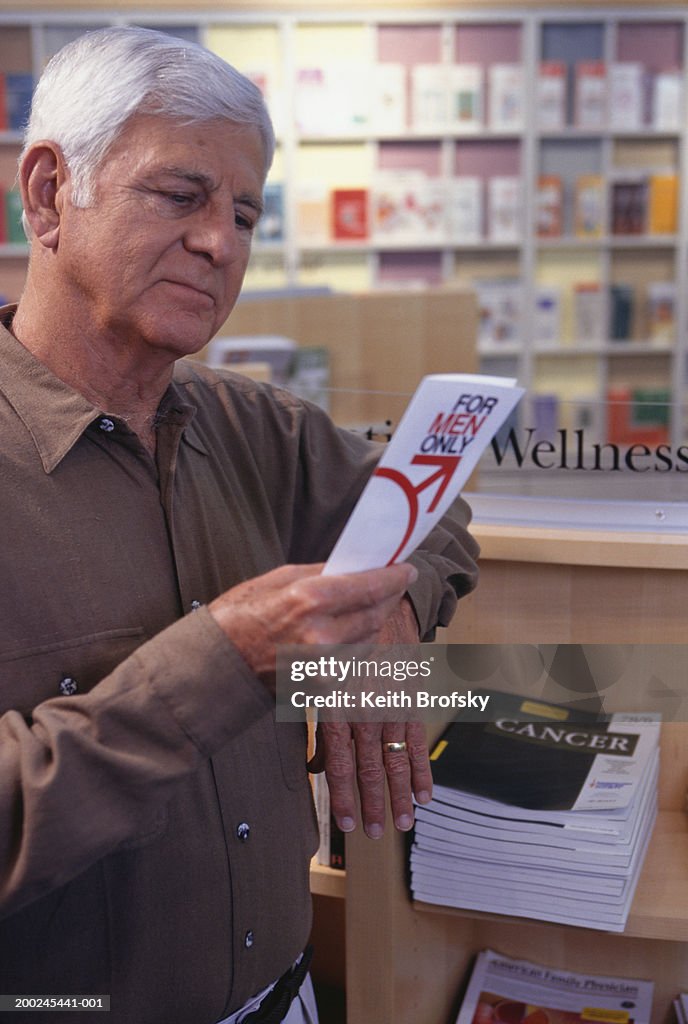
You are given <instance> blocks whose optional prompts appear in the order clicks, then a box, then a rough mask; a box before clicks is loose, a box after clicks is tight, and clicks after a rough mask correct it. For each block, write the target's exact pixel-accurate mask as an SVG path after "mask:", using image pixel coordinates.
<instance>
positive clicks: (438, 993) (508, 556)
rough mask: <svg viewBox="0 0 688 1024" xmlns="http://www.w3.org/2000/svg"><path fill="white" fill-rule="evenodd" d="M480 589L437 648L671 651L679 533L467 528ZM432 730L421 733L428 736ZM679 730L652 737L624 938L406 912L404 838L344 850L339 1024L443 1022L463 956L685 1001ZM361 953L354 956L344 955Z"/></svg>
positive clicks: (687, 935)
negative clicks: (344, 947) (626, 985)
mask: <svg viewBox="0 0 688 1024" xmlns="http://www.w3.org/2000/svg"><path fill="white" fill-rule="evenodd" d="M473 533H474V535H475V536H476V538H477V539H478V541H479V543H480V544H481V548H482V555H481V582H480V586H479V587H478V588H477V590H476V591H475V592H474V593H473V594H471V595H469V596H468V597H467V598H464V599H463V600H462V602H461V604H460V606H459V611H458V613H457V616H456V618H455V620H454V622H453V623H452V626H451V627H450V628H449V630H442V631H440V633H441V635H439V636H438V638H437V639H438V642H440V643H445V642H446V643H461V642H466V643H537V644H542V643H629V644H634V643H658V644H661V643H684V642H685V605H686V595H687V594H688V545H687V544H686V536H685V534H684V535H680V534H678V533H676V534H670V533H667V534H662V533H661V532H659V531H657V532H655V533H650V532H648V533H640V532H633V531H621V530H620V531H618V533H617V531H614V530H613V529H610V530H602V529H562V528H556V527H555V526H550V527H549V528H540V527H537V528H535V527H532V528H528V527H512V526H509V525H508V523H504V524H502V525H494V524H489V525H485V524H481V523H480V522H477V523H475V524H474V527H473ZM441 729H442V726H441V725H437V726H436V727H433V732H434V733H435V734H437V733H439V732H440V731H441ZM687 783H688V723H685V722H669V723H665V724H664V725H663V727H662V743H661V768H660V783H659V805H660V811H659V816H658V820H657V823H656V825H655V828H654V831H653V836H652V839H651V843H650V848H649V851H648V854H647V857H646V860H645V863H644V867H643V871H642V874H641V877H640V880H639V883H638V888H637V890H636V895H635V899H634V902H633V905H632V909H631V913H630V916H629V920H628V923H627V926H626V929H625V931H624V932H623V933H612V932H604V931H598V930H596V929H586V928H579V927H575V926H571V925H565V924H554V923H548V922H542V921H537V920H530V919H527V918H515V917H504V916H500V915H497V914H484V913H476V912H474V911H469V910H455V909H451V908H445V907H436V906H433V905H430V904H427V903H421V902H415V903H414V902H412V901H411V899H410V897H409V889H408V877H407V863H408V849H407V841H406V840H405V839H404V837H400V836H398V835H393V834H391V833H390V834H388V835H385V836H384V837H383V839H382V840H381V842H380V844H372V843H370V842H367V841H366V840H365V839H364V838H363V837H361V836H360V835H357V834H356V833H354V834H353V835H351V836H350V837H348V841H347V883H346V884H347V897H346V914H347V936H349V939H348V950H349V955H348V958H347V1012H348V1017H347V1020H348V1024H367V1022H369V1021H371V1020H394V1021H395V1022H396V1024H417V1022H418V1021H421V1020H422V1021H424V1022H425V1021H428V1022H438V1024H453V1022H454V1020H455V1019H456V1014H457V1012H458V1008H459V1006H460V1003H461V998H462V995H463V991H464V988H465V984H466V981H467V978H468V975H469V973H470V969H471V966H472V961H473V957H474V955H475V953H476V952H478V951H480V950H482V949H487V948H491V949H494V950H497V951H498V952H500V953H502V954H504V955H505V956H510V957H516V958H520V959H526V960H531V961H535V962H536V963H544V964H546V965H547V966H550V967H554V968H566V969H568V970H572V971H578V972H583V973H592V974H604V975H609V976H619V977H635V978H645V979H650V980H653V981H654V983H655V996H654V1001H653V1018H652V1020H653V1024H668V1022H669V1021H670V1020H671V1019H672V1013H673V1011H672V1005H671V1004H672V1000H673V999H674V998H675V996H676V995H677V994H678V992H680V991H682V990H683V991H685V990H688V945H687V944H686V943H687V941H688V824H687V821H688V819H687V818H686V814H685V811H684V798H685V790H686V784H687ZM356 948H359V949H360V948H365V949H366V955H365V957H361V956H358V957H357V956H356V955H355V949H356Z"/></svg>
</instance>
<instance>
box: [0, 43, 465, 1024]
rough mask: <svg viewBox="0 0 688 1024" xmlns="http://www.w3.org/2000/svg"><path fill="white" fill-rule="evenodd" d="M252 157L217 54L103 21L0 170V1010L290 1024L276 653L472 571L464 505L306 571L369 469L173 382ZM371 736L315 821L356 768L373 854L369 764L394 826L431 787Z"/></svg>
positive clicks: (293, 949)
mask: <svg viewBox="0 0 688 1024" xmlns="http://www.w3.org/2000/svg"><path fill="white" fill-rule="evenodd" d="M273 146H274V140H273V135H272V129H271V127H270V122H269V119H268V117H267V114H266V112H265V108H264V106H263V103H262V99H261V98H260V95H259V93H258V92H257V90H255V89H254V87H253V86H252V85H251V84H250V83H249V82H247V81H246V80H245V79H244V78H243V77H242V76H241V75H239V74H238V73H237V72H236V71H234V70H233V69H232V68H230V67H229V66H227V65H226V64H224V62H223V61H221V60H219V59H218V58H216V57H215V56H213V55H212V54H209V53H208V52H207V51H205V50H203V49H201V48H200V47H193V46H188V45H186V44H182V43H180V42H179V41H178V40H174V39H171V38H169V37H167V36H164V35H161V34H158V33H154V32H149V31H147V30H142V29H112V30H103V31H99V32H95V33H92V34H90V35H87V36H84V37H82V38H81V39H79V40H77V41H76V42H75V43H72V44H70V45H69V46H68V47H66V48H65V49H64V50H63V51H62V52H61V53H60V54H58V55H57V57H56V58H54V59H53V61H52V62H51V63H50V65H49V66H48V68H47V69H46V71H45V73H44V75H43V77H42V79H41V81H40V82H39V84H38V87H37V90H36V95H35V97H34V104H33V108H32V114H31V120H30V124H29V126H28V129H27V134H26V144H25V147H24V151H23V153H22V156H21V160H20V184H21V190H22V199H23V204H24V217H25V226H26V228H27V232H28V234H29V236H30V241H31V255H30V262H29V272H28V278H27V282H26V288H25V290H24V293H23V295H22V297H21V300H20V302H19V303H18V306H17V307H16V308H14V307H7V308H5V309H3V310H0V318H1V322H2V326H1V327H0V346H1V349H2V356H1V358H0V423H1V429H2V437H3V444H2V456H1V458H2V490H1V497H0V502H1V511H2V523H3V538H4V543H3V550H2V564H3V573H2V578H3V587H2V591H1V596H0V608H1V609H2V647H1V654H0V701H1V702H2V706H1V707H0V712H1V717H0V818H1V822H2V824H1V826H0V992H2V993H23V994H38V995H46V994H50V995H61V996H77V995H88V994H99V995H103V994H106V995H109V996H110V997H111V1011H110V1017H109V1019H110V1020H111V1021H113V1024H115V1022H116V1024H216V1022H217V1021H220V1020H228V1021H232V1022H234V1021H239V1020H243V1019H245V1018H246V1019H247V1020H254V1021H273V1020H282V1019H285V1020H289V1021H292V1020H294V1021H301V1020H304V1021H307V1020H309V1019H313V1020H314V1019H315V1015H314V1014H315V1011H314V1010H313V1011H310V1013H311V1016H310V1018H309V1015H308V1014H309V1011H308V1010H307V1009H306V1008H305V1004H306V1003H307V1001H308V1000H307V996H306V995H305V994H304V995H299V996H298V997H297V998H296V999H294V1001H293V1002H292V998H293V996H294V991H295V990H296V989H297V988H298V985H299V983H300V981H301V977H302V975H303V974H304V973H305V965H304V963H303V961H301V962H300V963H299V965H298V966H297V967H296V968H294V967H293V965H294V964H295V963H296V961H297V960H298V958H299V955H300V953H301V952H302V950H303V948H304V944H305V943H306V941H307V938H308V933H309V928H310V902H309V891H308V888H309V887H308V875H309V860H310V857H311V855H312V853H313V850H314V848H315V845H316V834H315V833H316V830H315V823H314V814H313V808H312V802H311V795H310V788H309V785H308V779H307V771H306V748H305V736H304V729H303V728H302V727H301V726H292V725H285V724H277V723H276V722H275V718H274V700H273V697H274V664H275V649H276V646H277V645H279V644H280V643H300V642H316V643H317V642H328V643H338V642H345V643H347V642H348V643H355V642H359V641H360V642H368V641H370V640H373V639H375V638H379V637H381V636H384V637H387V636H391V635H396V636H398V637H401V638H406V639H410V638H411V637H412V636H413V637H414V638H417V636H418V630H419V628H420V633H421V635H423V636H430V635H431V634H432V631H433V629H434V627H435V626H436V625H437V624H438V623H445V622H447V621H448V619H449V617H450V616H451V613H452V611H453V608H454V605H455V602H456V595H457V594H461V593H462V592H465V591H466V590H468V589H469V588H470V586H471V585H472V582H473V578H474V572H475V565H474V561H473V556H474V553H475V551H474V546H473V544H472V542H471V540H470V538H469V537H468V535H467V534H466V532H465V528H464V521H465V518H466V517H465V509H464V508H463V507H459V509H458V511H457V515H456V516H455V517H454V518H453V519H451V520H449V521H448V522H447V523H445V525H444V526H443V527H442V528H441V529H438V530H436V531H435V532H434V534H433V535H432V536H431V538H430V541H429V542H428V544H427V545H426V547H425V549H424V550H423V551H422V552H420V553H419V554H418V555H417V556H416V557H415V558H414V559H413V561H414V564H415V567H413V566H411V565H399V566H392V567H388V568H386V569H382V570H376V571H372V572H366V573H360V574H354V575H350V576H338V577H337V576H332V577H323V576H322V575H321V574H320V567H321V566H320V563H321V562H322V560H323V559H324V558H325V557H326V556H327V554H328V552H329V550H330V548H331V546H332V544H333V542H334V540H335V539H336V537H337V534H338V532H339V531H340V530H341V528H342V525H343V524H344V522H345V521H346V518H347V515H348V513H349V512H350V510H351V508H352V506H353V504H354V502H355V500H356V497H357V495H358V494H359V493H360V490H361V488H362V486H363V484H364V482H365V479H366V477H367V475H368V474H369V473H370V471H371V468H372V466H373V464H374V460H375V457H376V454H377V452H376V449H375V448H371V446H370V445H368V444H367V442H365V441H364V440H363V439H361V438H358V437H356V436H354V435H352V434H350V433H347V432H344V431H340V430H337V429H336V428H335V427H334V426H333V425H332V424H331V423H330V421H329V420H328V419H327V417H326V416H324V414H322V413H321V412H320V411H319V410H317V409H315V408H313V407H311V406H308V405H307V404H304V403H302V402H300V401H298V400H297V399H295V398H293V397H291V396H290V395H289V394H287V393H284V392H281V391H278V390H274V389H270V388H268V387H266V386H261V385H256V384H253V383H252V382H250V381H248V380H246V379H244V378H241V377H237V376H235V375H232V374H229V373H215V372H211V371H209V370H207V369H206V368H204V367H203V366H202V365H200V364H194V363H191V362H190V361H188V360H183V361H179V360H180V357H182V356H188V355H191V354H193V353H195V352H198V350H199V349H201V348H202V347H203V346H204V345H205V344H206V343H207V341H208V340H209V339H210V337H211V336H212V335H213V334H214V333H215V332H216V331H217V329H218V328H219V327H220V325H221V324H223V323H224V321H225V320H226V318H227V316H228V315H229V313H230V311H231V309H232V307H233V305H234V303H235V301H236V298H237V295H238V294H239V290H240V288H241V284H242V280H243V276H244V272H245V270H246V264H247V261H248V258H249V252H250V248H251V238H252V234H253V231H254V229H255V226H256V223H257V221H258V218H259V216H260V212H261V194H262V189H263V184H264V181H265V176H266V173H267V170H268V167H269V165H270V160H271V157H272V151H273ZM383 626H384V630H383ZM400 728H401V730H402V731H401V735H400V734H399V729H400ZM385 729H386V731H385V732H384V733H383V735H382V736H381V735H380V733H379V730H377V731H376V729H374V728H373V727H370V726H369V727H367V728H366V727H363V726H361V727H359V735H358V736H357V737H356V744H355V749H356V753H355V757H354V753H353V747H352V743H351V736H350V734H349V733H348V729H347V727H342V726H341V725H339V726H336V727H335V726H334V725H332V726H331V727H330V732H329V736H326V756H327V760H328V762H329V767H330V768H331V785H332V791H333V803H334V806H335V810H336V813H337V815H338V817H339V820H340V822H341V823H342V825H343V827H345V828H352V827H353V825H354V822H353V816H354V812H353V807H354V783H353V778H354V776H355V773H356V770H358V772H359V773H360V774H361V776H362V778H364V779H365V780H366V781H365V783H364V784H363V785H362V792H361V797H362V807H363V812H362V813H363V820H364V827H365V828H366V830H367V831H368V833H369V834H370V835H371V836H375V835H377V834H379V833H380V831H381V829H382V827H383V811H382V805H383V801H382V797H383V783H384V778H385V770H386V771H387V775H388V780H387V781H388V784H389V786H390V791H391V798H392V810H393V815H394V818H395V823H396V824H397V827H400V828H408V827H410V824H411V815H412V806H411V791H412V789H415V792H416V795H417V796H419V797H420V798H421V799H423V798H424V793H425V794H426V795H427V791H428V790H429V787H430V776H429V771H428V767H427V756H426V750H425V747H424V744H423V742H422V741H421V739H420V738H419V736H418V734H417V732H415V731H412V730H411V728H410V727H408V729H407V732H406V739H407V742H408V751H407V752H404V751H402V752H401V754H396V755H395V756H393V757H392V756H388V755H386V754H384V752H383V742H382V741H383V740H385V741H387V740H399V739H402V740H403V739H404V726H403V724H402V726H401V727H400V726H399V725H395V726H389V727H385ZM355 761H357V764H356V763H355ZM277 979H279V980H277ZM275 982H277V984H276V985H275V984H274V983H275ZM273 986H274V987H273ZM53 1016H54V1019H56V1020H58V1019H59V1020H60V1021H63V1020H70V1019H72V1018H71V1017H70V1015H69V1013H68V1012H66V1011H65V1009H64V1006H63V1007H62V1008H60V1011H59V1015H58V1013H57V1012H56V1011H54V1010H53V1011H51V1010H50V1009H49V1008H48V1009H45V1010H44V1011H43V1017H42V1019H44V1020H45V1019H53ZM92 1017H93V1013H90V1014H87V1015H86V1016H84V1015H83V1011H81V1012H80V1015H79V1016H78V1017H75V1018H74V1019H75V1020H78V1021H84V1020H90V1019H92ZM12 1019H13V1020H14V1021H17V1022H19V1021H21V1020H22V1019H24V1016H23V1015H22V1014H21V1013H17V1014H15V1015H14V1016H13V1018H12ZM27 1019H30V1020H34V1019H35V1014H34V1013H33V1012H32V1013H31V1015H30V1016H28V1015H27Z"/></svg>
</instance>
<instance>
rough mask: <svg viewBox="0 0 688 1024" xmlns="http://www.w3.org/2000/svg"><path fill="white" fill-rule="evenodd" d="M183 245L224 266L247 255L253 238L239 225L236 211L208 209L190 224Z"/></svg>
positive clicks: (214, 263)
mask: <svg viewBox="0 0 688 1024" xmlns="http://www.w3.org/2000/svg"><path fill="white" fill-rule="evenodd" d="M184 245H185V247H186V249H188V250H189V252H198V253H202V254H203V255H205V256H207V258H208V259H209V260H210V262H211V263H212V264H213V265H214V266H225V265H226V264H228V263H232V262H233V261H234V260H236V259H238V258H240V257H245V256H246V255H247V253H248V251H249V250H250V247H251V238H250V232H247V231H246V230H242V229H241V228H240V227H239V226H238V225H237V223H236V214H235V211H234V209H233V208H230V209H224V210H223V209H218V210H214V211H210V210H205V211H203V214H202V215H201V216H199V217H198V218H194V221H193V223H189V224H188V226H187V230H186V232H185V235H184Z"/></svg>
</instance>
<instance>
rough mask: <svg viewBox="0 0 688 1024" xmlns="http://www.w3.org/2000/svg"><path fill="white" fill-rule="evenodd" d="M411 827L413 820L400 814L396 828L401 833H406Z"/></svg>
mask: <svg viewBox="0 0 688 1024" xmlns="http://www.w3.org/2000/svg"><path fill="white" fill-rule="evenodd" d="M412 825H413V818H412V817H411V815H410V814H400V815H399V817H398V818H397V820H396V826H397V828H398V829H400V830H401V831H402V832H408V830H409V829H410V828H411V826H412Z"/></svg>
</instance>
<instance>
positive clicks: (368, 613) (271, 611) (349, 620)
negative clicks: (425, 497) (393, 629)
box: [208, 564, 417, 692]
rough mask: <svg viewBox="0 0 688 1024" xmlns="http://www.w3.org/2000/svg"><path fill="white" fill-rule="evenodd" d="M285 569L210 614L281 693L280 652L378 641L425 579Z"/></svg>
mask: <svg viewBox="0 0 688 1024" xmlns="http://www.w3.org/2000/svg"><path fill="white" fill-rule="evenodd" d="M321 573H322V565H285V566H282V567H281V568H279V569H273V570H272V571H271V572H268V573H265V574H264V575H263V576H256V577H255V578H254V579H251V580H247V581H246V582H245V583H239V584H238V585H237V586H236V587H232V588H231V589H230V590H227V591H225V593H224V594H221V595H220V597H218V598H216V599H215V600H214V601H212V602H211V604H210V605H209V606H208V607H209V610H210V612H211V614H212V615H213V616H214V617H215V619H216V621H217V622H218V624H219V625H220V628H221V629H222V630H223V631H224V633H225V634H226V635H227V636H228V637H229V639H230V640H231V641H232V643H233V644H234V646H235V647H236V648H237V650H238V651H239V653H240V654H241V655H242V657H243V658H244V660H245V661H246V662H247V663H248V665H249V666H250V667H251V669H252V670H253V671H254V672H255V674H256V675H257V676H258V677H259V678H260V679H261V680H262V681H263V682H264V683H265V684H266V685H267V686H268V687H269V689H270V690H271V691H272V692H274V688H275V655H276V648H277V646H278V645H280V644H333V645H334V644H357V643H369V642H371V641H375V640H376V639H377V637H378V635H379V633H380V630H381V629H382V627H383V626H384V624H385V622H386V621H387V619H388V618H389V617H390V616H391V615H392V613H393V612H394V611H395V610H396V609H397V607H398V605H399V602H400V600H401V598H402V597H403V595H404V593H405V592H406V590H407V588H408V587H409V586H410V585H411V583H412V582H413V581H414V580H415V579H416V576H417V572H416V570H415V569H414V568H413V566H411V565H408V564H403V565H391V566H387V567H385V568H383V569H370V570H368V571H366V572H357V573H348V574H346V575H340V576H323V575H322V574H321Z"/></svg>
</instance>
